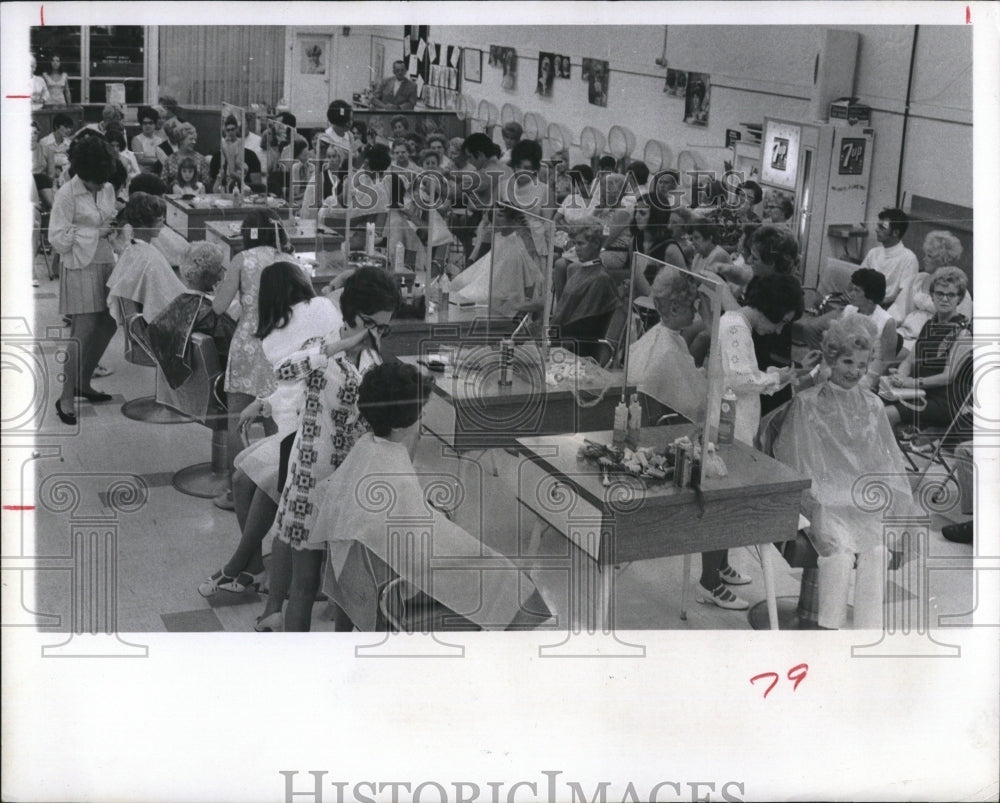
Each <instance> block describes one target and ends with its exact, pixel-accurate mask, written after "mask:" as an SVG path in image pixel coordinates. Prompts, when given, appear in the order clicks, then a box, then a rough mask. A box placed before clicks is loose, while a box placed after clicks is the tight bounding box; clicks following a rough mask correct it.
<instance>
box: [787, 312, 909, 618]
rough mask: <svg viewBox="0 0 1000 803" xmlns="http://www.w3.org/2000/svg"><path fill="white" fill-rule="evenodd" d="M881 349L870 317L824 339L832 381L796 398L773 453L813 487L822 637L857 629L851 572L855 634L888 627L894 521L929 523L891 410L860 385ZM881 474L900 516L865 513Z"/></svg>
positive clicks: (805, 508)
mask: <svg viewBox="0 0 1000 803" xmlns="http://www.w3.org/2000/svg"><path fill="white" fill-rule="evenodd" d="M874 343H875V325H874V324H873V323H872V321H871V319H870V318H866V317H863V316H860V315H845V316H844V317H843V318H840V319H839V320H837V321H835V322H834V323H833V324H831V325H830V328H829V329H827V331H826V332H825V333H824V336H823V361H824V363H825V365H826V367H827V369H828V370H829V380H828V381H825V382H822V383H821V384H819V385H817V386H814V387H811V388H808V389H806V390H804V391H801V392H800V393H797V394H796V395H795V398H794V399H793V400H792V401H791V403H790V405H789V406H788V407H786V408H782V410H780V411H778V412H776V413H775V415H776V416H782V415H783V419H782V421H781V423H780V429H779V431H778V435H777V438H776V439H775V441H774V444H773V453H774V456H775V458H777V459H778V460H780V461H781V462H783V463H785V464H787V465H788V466H790V467H792V468H794V469H795V470H796V471H798V472H800V473H802V474H804V475H805V476H807V477H809V478H810V479H811V480H812V485H811V486H810V487H809V488H808V489H807V490H806V491H805V492H804V493H803V495H802V513H803V514H804V515H805V516H806V517H807V518H808V519H809V521H810V527H809V529H808V531H807V533H808V536H809V540H810V541H811V542H812V544H813V546H814V547H815V548H816V551H817V552H818V553H819V559H818V564H819V619H818V624H819V626H820V627H821V628H826V629H837V628H841V627H843V626H844V624H845V623H846V620H847V603H848V592H849V589H850V585H851V570H852V569H853V568H854V567H855V565H856V566H857V571H856V573H855V583H854V627H855V628H873V629H874V628H881V627H882V625H883V618H882V610H883V609H882V606H883V595H884V588H885V582H886V574H885V573H886V559H887V557H888V555H887V554H886V546H887V545H886V544H885V543H884V540H883V539H884V538H885V532H886V528H885V526H884V520H885V519H884V517H885V516H886V515H887V514H888V515H891V516H904V517H905V516H920V515H921V511H919V509H918V508H917V506H916V505H915V503H914V501H913V497H912V494H911V492H910V483H909V482H908V480H907V479H906V476H907V474H906V466H905V465H904V463H903V456H902V454H901V453H900V451H899V447H898V446H897V445H896V440H895V438H894V437H893V434H892V429H891V428H890V426H889V421H888V420H887V418H886V415H885V412H884V411H883V409H882V404H881V402H880V401H879V400H878V399H877V398H876V397H875V396H874V395H872V394H870V393H868V392H866V391H864V390H862V389H861V387H860V386H859V382H860V380H861V379H862V377H864V376H865V374H866V373H867V363H868V360H869V358H870V356H871V350H872V348H873V346H874ZM866 474H868V475H877V476H878V478H879V479H878V482H879V484H880V490H879V493H880V494H884V495H886V496H889V497H890V505H891V507H890V510H891V513H890V512H889V511H887V510H884V509H882V508H881V507H879V508H878V509H877V510H875V511H874V512H872V511H871V510H866V509H865V508H864V506H862V505H858V504H857V502H856V501H855V500H856V498H857V483H858V478H859V477H864V476H865V475H866Z"/></svg>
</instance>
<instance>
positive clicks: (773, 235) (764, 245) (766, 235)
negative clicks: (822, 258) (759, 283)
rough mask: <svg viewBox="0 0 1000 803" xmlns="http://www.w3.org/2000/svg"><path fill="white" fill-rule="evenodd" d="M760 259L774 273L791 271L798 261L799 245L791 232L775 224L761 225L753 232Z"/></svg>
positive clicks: (753, 242) (753, 241)
mask: <svg viewBox="0 0 1000 803" xmlns="http://www.w3.org/2000/svg"><path fill="white" fill-rule="evenodd" d="M752 244H753V245H755V246H757V254H758V255H759V256H760V259H761V261H762V262H763V263H764V264H765V265H768V266H770V267H771V268H772V269H773V270H774V271H775V272H776V273H791V272H792V271H793V270H794V269H795V266H796V265H797V264H798V261H799V246H798V243H796V242H795V237H793V236H792V234H791V232H788V231H785V230H784V229H779V228H777V227H776V226H761V227H760V228H759V229H757V231H755V232H754V233H753V238H752Z"/></svg>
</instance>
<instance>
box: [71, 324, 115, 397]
mask: <svg viewBox="0 0 1000 803" xmlns="http://www.w3.org/2000/svg"><path fill="white" fill-rule="evenodd" d="M69 317H70V322H71V323H70V332H69V338H70V342H69V347H68V352H69V357H68V359H67V360H66V372H65V374H64V376H65V379H64V380H63V386H62V392H61V393H60V395H59V403H60V406H61V407H62V410H63V412H64V413H74V412H76V400H75V393H76V390H77V389H78V388H79V389H80V390H93V388H91V386H90V380H91V377H92V376H93V374H94V369H95V368H96V367H97V362H98V360H100V359H101V355H102V354H104V350H105V349H106V348H107V347H108V343H110V342H111V338H112V337H114V335H115V322H114V319H113V318H112V317H111V316H110V315H109V314H108V313H107V312H106V311H105V312H87V313H82V314H78V315H70V316H69Z"/></svg>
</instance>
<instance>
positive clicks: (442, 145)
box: [427, 131, 452, 173]
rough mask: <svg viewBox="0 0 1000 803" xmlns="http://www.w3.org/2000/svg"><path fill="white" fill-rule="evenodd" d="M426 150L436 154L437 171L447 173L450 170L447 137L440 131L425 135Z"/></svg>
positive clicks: (450, 163) (450, 162)
mask: <svg viewBox="0 0 1000 803" xmlns="http://www.w3.org/2000/svg"><path fill="white" fill-rule="evenodd" d="M427 148H428V149H429V150H431V151H433V152H434V153H436V154H437V157H438V166H437V167H438V170H441V171H442V172H445V173H447V172H449V171H450V170H451V168H452V161H451V159H450V158H448V153H447V152H448V137H446V136H445V135H444V134H442V133H441V132H440V131H436V132H434V133H433V134H428V135H427Z"/></svg>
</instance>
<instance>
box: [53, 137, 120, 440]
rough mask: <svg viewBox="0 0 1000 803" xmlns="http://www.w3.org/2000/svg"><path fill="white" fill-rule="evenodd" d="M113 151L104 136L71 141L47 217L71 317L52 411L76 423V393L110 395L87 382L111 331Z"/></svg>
mask: <svg viewBox="0 0 1000 803" xmlns="http://www.w3.org/2000/svg"><path fill="white" fill-rule="evenodd" d="M115 161H116V160H115V156H114V154H113V153H112V152H111V148H110V146H109V145H108V143H107V142H105V141H104V139H103V138H102V137H98V136H83V137H80V138H78V139H77V140H76V141H74V142H73V144H72V145H70V149H69V162H70V169H71V171H72V172H73V178H71V179H70V180H69V181H67V182H66V183H65V184H64V185H63V186H62V187H60V188H59V190H58V192H56V194H55V198H54V199H53V202H52V213H51V217H50V218H49V242H51V243H52V247H53V248H54V249H55V250H56V251H57V252H58V253H59V256H60V258H61V260H62V272H61V273H60V276H59V312H60V313H61V314H62V315H65V316H68V317H69V318H70V320H71V324H70V335H69V344H70V347H69V359H68V361H67V362H66V365H65V376H66V378H65V380H64V382H63V387H62V393H61V394H60V396H59V399H58V400H57V401H56V414H57V415H58V416H59V420H60V421H62V422H63V423H64V424H68V425H71V426H72V425H75V424H76V423H77V417H76V395H80V396H82V397H83V398H85V399H87V400H88V401H91V402H98V401H110V400H111V396H109V395H108V394H107V393H101V392H100V391H97V390H95V389H94V387H93V386H92V385H91V379H92V377H93V375H94V369H95V368H96V367H97V363H98V360H100V358H101V355H102V354H103V353H104V350H105V349H106V348H107V347H108V343H110V342H111V338H112V337H113V336H114V334H115V322H114V320H113V319H112V317H111V316H110V315H109V314H108V303H107V297H108V296H107V289H106V287H105V283H106V282H107V281H108V278H109V277H110V276H111V271H112V270H113V268H114V253H113V252H112V249H111V243H110V241H109V238H110V237H111V235H112V233H113V230H114V229H113V221H114V217H115V213H116V207H115V190H114V187H113V186H112V185H111V178H112V176H113V175H114V170H115Z"/></svg>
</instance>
